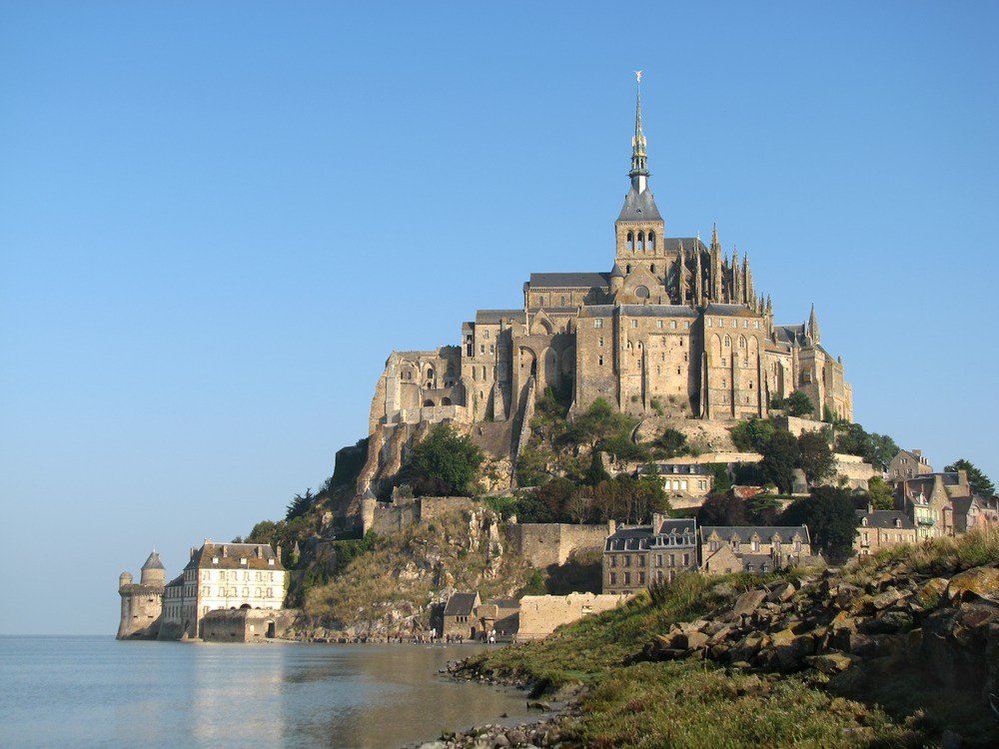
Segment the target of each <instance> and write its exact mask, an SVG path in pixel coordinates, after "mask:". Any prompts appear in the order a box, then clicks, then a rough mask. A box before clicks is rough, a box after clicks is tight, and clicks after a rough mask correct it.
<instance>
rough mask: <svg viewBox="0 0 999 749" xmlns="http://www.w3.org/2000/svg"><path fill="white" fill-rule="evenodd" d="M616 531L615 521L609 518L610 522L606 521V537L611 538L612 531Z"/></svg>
mask: <svg viewBox="0 0 999 749" xmlns="http://www.w3.org/2000/svg"><path fill="white" fill-rule="evenodd" d="M616 530H617V521H616V520H614V519H613V518H611V519H610V520H608V521H607V535H608V536H613V535H614V531H616Z"/></svg>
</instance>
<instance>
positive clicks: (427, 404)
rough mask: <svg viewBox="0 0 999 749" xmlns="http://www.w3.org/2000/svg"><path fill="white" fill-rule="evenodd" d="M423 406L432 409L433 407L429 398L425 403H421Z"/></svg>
mask: <svg viewBox="0 0 999 749" xmlns="http://www.w3.org/2000/svg"><path fill="white" fill-rule="evenodd" d="M423 405H424V406H425V407H427V408H432V407H433V405H434V402H433V401H432V400H430V399H429V398H427V399H426V400H425V401H423Z"/></svg>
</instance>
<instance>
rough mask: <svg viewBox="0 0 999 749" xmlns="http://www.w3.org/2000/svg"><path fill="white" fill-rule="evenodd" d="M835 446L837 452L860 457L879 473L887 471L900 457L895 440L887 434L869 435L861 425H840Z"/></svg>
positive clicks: (837, 428) (837, 429) (873, 433)
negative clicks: (894, 460) (893, 459)
mask: <svg viewBox="0 0 999 749" xmlns="http://www.w3.org/2000/svg"><path fill="white" fill-rule="evenodd" d="M835 444H836V452H838V453H845V454H846V455H859V456H860V457H861V458H863V459H864V462H865V463H870V464H871V465H872V466H874V467H875V468H877V469H878V470H879V471H884V470H886V469H887V468H888V464H889V463H890V462H891V460H892V458H894V457H895V456H896V455H898V445H896V444H895V440H893V439H892V438H891V437H889V436H888V435H886V434H877V433H875V432H870V433H868V432H866V431H865V430H864V428H863V427H862V426H860V424H838V425H837V426H836V442H835Z"/></svg>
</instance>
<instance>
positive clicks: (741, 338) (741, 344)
mask: <svg viewBox="0 0 999 749" xmlns="http://www.w3.org/2000/svg"><path fill="white" fill-rule="evenodd" d="M739 348H746V336H744V335H741V336H739Z"/></svg>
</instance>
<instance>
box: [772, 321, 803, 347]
mask: <svg viewBox="0 0 999 749" xmlns="http://www.w3.org/2000/svg"><path fill="white" fill-rule="evenodd" d="M774 332H775V333H776V334H777V340H778V341H781V342H783V343H792V342H794V343H797V344H798V345H799V346H807V345H808V336H807V335H805V326H804V325H775V326H774Z"/></svg>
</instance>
